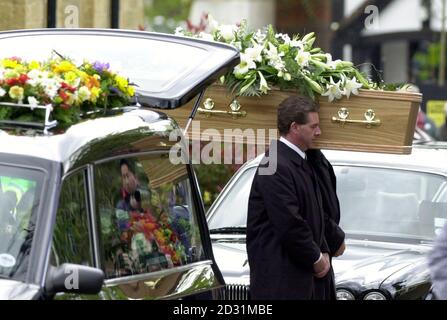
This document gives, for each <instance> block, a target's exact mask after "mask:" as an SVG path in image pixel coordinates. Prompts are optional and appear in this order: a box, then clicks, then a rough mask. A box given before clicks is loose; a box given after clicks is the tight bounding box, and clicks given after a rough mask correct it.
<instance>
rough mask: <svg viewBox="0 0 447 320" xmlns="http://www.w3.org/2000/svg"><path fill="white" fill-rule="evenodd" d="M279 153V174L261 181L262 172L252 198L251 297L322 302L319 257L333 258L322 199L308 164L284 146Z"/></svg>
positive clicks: (249, 221) (249, 229) (249, 230)
mask: <svg viewBox="0 0 447 320" xmlns="http://www.w3.org/2000/svg"><path fill="white" fill-rule="evenodd" d="M270 150H272V148H270ZM277 150H278V152H277V169H276V172H275V173H274V174H273V175H269V176H268V175H259V169H258V172H257V174H256V175H255V177H254V180H253V184H252V188H251V192H250V197H249V204H248V218H247V253H248V262H249V265H250V293H251V296H252V298H253V299H312V298H316V299H323V298H324V297H322V296H321V292H319V290H318V288H317V287H316V286H315V277H314V275H313V265H314V263H315V261H317V260H318V258H319V256H320V252H329V248H328V245H327V243H326V240H325V237H324V230H325V226H324V212H323V209H322V201H321V195H320V193H319V192H316V190H317V189H316V187H315V185H316V183H314V181H313V180H314V179H313V174H312V170H311V167H310V165H309V164H308V163H307V161H304V160H303V159H302V158H301V157H300V156H299V155H298V154H297V153H296V152H295V151H294V150H292V149H291V148H289V147H288V146H286V145H285V144H284V143H282V142H280V141H278V142H277ZM267 159H268V154H267V157H265V158H264V160H263V161H261V164H260V167H262V166H266V165H267V164H266V160H267ZM270 160H271V159H270Z"/></svg>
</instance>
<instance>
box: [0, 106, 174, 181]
mask: <svg viewBox="0 0 447 320" xmlns="http://www.w3.org/2000/svg"><path fill="white" fill-rule="evenodd" d="M176 129H179V127H178V125H177V123H176V122H175V121H174V120H172V119H170V118H168V117H167V116H166V115H165V114H163V113H159V112H155V111H152V110H146V109H143V108H141V109H138V108H132V109H129V110H128V111H126V112H124V113H122V114H120V115H115V116H108V117H101V118H98V119H91V120H84V121H82V122H79V123H77V124H75V125H72V126H71V127H69V128H68V129H67V130H66V131H64V132H61V133H58V134H49V135H43V134H41V133H39V132H34V131H27V133H28V134H23V131H22V132H21V134H16V132H14V131H7V130H0V154H9V155H15V156H27V157H28V156H29V157H35V158H41V159H45V160H49V161H55V162H60V163H61V164H62V166H63V171H64V172H65V173H66V172H68V171H70V170H73V169H75V168H77V167H79V166H82V165H84V164H86V163H90V162H94V161H98V160H100V159H105V158H110V157H116V156H122V155H124V154H128V153H138V152H147V151H154V150H159V151H162V150H169V149H170V148H171V147H172V145H174V144H175V143H176V141H170V139H169V133H170V132H172V131H173V130H176Z"/></svg>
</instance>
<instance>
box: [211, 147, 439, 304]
mask: <svg viewBox="0 0 447 320" xmlns="http://www.w3.org/2000/svg"><path fill="white" fill-rule="evenodd" d="M324 153H325V155H326V157H327V158H328V159H329V160H330V161H331V163H332V164H333V166H334V170H335V173H336V176H337V192H338V196H339V200H340V206H341V222H340V223H341V226H342V228H343V229H344V231H345V232H346V246H347V249H346V251H345V253H344V255H343V256H341V257H339V258H335V259H334V260H333V267H334V271H335V280H336V287H337V298H338V299H342V300H390V299H427V298H429V297H433V296H432V294H431V283H430V276H429V271H428V268H427V262H426V255H427V252H429V250H430V249H431V248H432V243H433V240H434V238H435V237H436V235H437V233H438V232H439V230H440V229H441V228H442V226H443V224H444V223H445V222H446V219H447V163H446V159H447V149H445V148H444V149H443V148H436V146H432V147H428V146H422V147H414V148H413V151H412V154H411V155H387V154H374V153H362V152H347V151H324ZM261 158H262V156H259V157H257V158H256V159H254V160H252V161H250V162H247V163H246V164H245V165H244V166H243V167H241V168H240V170H239V171H238V172H237V173H236V174H235V175H234V177H233V178H232V179H231V180H230V181H229V182H228V184H227V185H226V187H225V188H224V189H223V191H222V193H221V194H220V195H219V197H218V198H217V200H216V202H215V203H214V204H213V206H212V207H211V208H210V209H209V211H208V214H207V219H208V224H209V228H210V232H211V238H212V241H213V247H214V254H215V257H216V261H217V264H218V265H219V267H220V269H221V271H222V273H223V276H224V278H225V281H226V283H227V287H226V290H225V297H226V298H227V299H247V298H249V285H250V279H249V272H250V270H249V265H248V260H247V254H246V246H245V226H246V219H247V206H248V196H249V192H250V188H251V183H252V179H253V176H254V174H255V171H256V169H257V166H258V164H259V161H260V159H261Z"/></svg>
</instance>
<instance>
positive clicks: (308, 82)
mask: <svg viewBox="0 0 447 320" xmlns="http://www.w3.org/2000/svg"><path fill="white" fill-rule="evenodd" d="M208 21H209V29H210V30H209V32H208V33H206V32H201V33H200V34H199V35H195V34H192V33H190V32H188V31H186V30H183V29H182V28H177V30H176V35H182V36H192V37H197V38H202V39H205V40H210V39H213V40H214V41H219V42H224V43H227V44H231V45H233V46H235V47H236V48H238V49H239V50H240V52H241V61H240V64H239V65H237V66H236V67H235V68H234V70H233V71H232V72H230V73H228V74H227V75H225V77H223V79H221V80H223V81H222V82H223V83H224V84H225V85H226V86H228V87H229V89H230V90H231V91H232V92H233V93H234V94H235V95H236V96H259V95H262V94H268V93H269V91H271V90H272V89H273V88H279V89H282V90H298V91H299V93H301V94H304V95H307V96H309V97H311V98H315V96H317V95H321V96H327V97H328V100H329V101H330V102H332V101H334V100H336V99H340V98H342V97H343V96H346V97H347V98H349V97H350V96H351V95H353V94H354V95H357V94H358V93H359V91H358V90H359V89H361V88H363V89H378V88H379V87H378V85H377V84H375V83H373V82H371V81H370V80H368V79H367V78H366V77H365V76H363V75H362V73H361V72H360V71H359V70H358V69H357V68H356V67H355V66H354V65H353V64H352V62H349V61H342V60H335V61H333V60H332V56H331V55H330V54H329V53H325V52H323V50H322V49H320V48H314V47H313V44H314V42H315V39H316V38H315V34H314V33H313V32H312V33H309V34H306V35H305V36H303V37H300V36H298V35H295V36H293V37H290V36H289V35H287V34H281V33H276V32H275V30H274V29H273V27H272V26H267V27H265V28H263V29H260V30H256V31H254V32H251V31H248V28H247V24H246V21H242V23H241V24H239V25H219V24H218V23H217V22H216V21H215V20H214V19H213V18H212V17H211V16H210V15H208Z"/></svg>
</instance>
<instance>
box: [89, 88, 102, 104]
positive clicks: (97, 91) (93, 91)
mask: <svg viewBox="0 0 447 320" xmlns="http://www.w3.org/2000/svg"><path fill="white" fill-rule="evenodd" d="M90 93H91V96H90V100H91V101H92V102H96V100H97V99H98V97H99V95H100V94H101V89H100V88H97V87H93V88H92V89H91V90H90Z"/></svg>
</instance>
